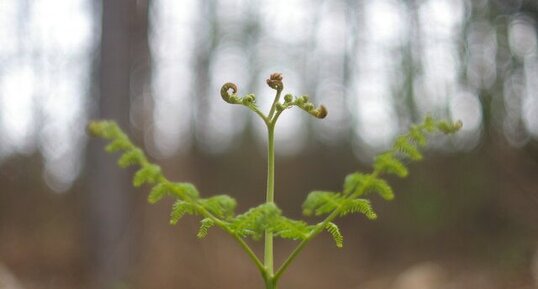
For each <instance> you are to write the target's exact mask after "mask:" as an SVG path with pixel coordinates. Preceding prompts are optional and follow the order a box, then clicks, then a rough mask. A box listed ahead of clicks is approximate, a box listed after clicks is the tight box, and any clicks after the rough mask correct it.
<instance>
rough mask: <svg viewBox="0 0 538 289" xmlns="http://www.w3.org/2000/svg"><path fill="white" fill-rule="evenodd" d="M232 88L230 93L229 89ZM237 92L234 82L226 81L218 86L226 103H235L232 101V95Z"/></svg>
mask: <svg viewBox="0 0 538 289" xmlns="http://www.w3.org/2000/svg"><path fill="white" fill-rule="evenodd" d="M230 89H231V90H232V93H231V94H230V93H229V91H230ZM236 93H237V85H236V84H235V83H231V82H227V83H225V84H224V85H222V87H221V88H220V96H222V99H224V101H226V102H227V103H235V102H233V101H232V96H233V95H234V94H236Z"/></svg>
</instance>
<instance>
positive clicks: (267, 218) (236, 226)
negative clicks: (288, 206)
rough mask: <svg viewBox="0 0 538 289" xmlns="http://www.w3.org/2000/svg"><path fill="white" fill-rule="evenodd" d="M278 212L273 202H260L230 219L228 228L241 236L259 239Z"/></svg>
mask: <svg viewBox="0 0 538 289" xmlns="http://www.w3.org/2000/svg"><path fill="white" fill-rule="evenodd" d="M280 214H281V211H280V209H279V208H277V206H276V205H275V204H273V203H266V204H261V205H259V206H257V207H254V208H252V209H250V210H248V211H246V212H245V213H243V214H241V215H238V216H236V217H235V218H234V219H233V220H231V221H230V228H231V230H232V231H233V232H234V233H235V234H237V235H239V236H241V237H252V239H254V240H259V239H260V238H261V237H262V236H263V234H264V233H265V230H266V229H267V228H269V225H270V224H271V223H274V220H275V219H276V218H278V217H279V216H280Z"/></svg>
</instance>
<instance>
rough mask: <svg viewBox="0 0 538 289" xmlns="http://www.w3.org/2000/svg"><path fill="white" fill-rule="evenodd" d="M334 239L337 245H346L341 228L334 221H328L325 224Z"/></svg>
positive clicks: (339, 246) (340, 246)
mask: <svg viewBox="0 0 538 289" xmlns="http://www.w3.org/2000/svg"><path fill="white" fill-rule="evenodd" d="M324 229H325V230H326V231H327V232H328V233H329V234H331V236H332V237H333V239H334V242H335V243H336V247H338V248H342V247H343V246H344V236H342V233H340V229H339V228H338V226H337V225H336V224H335V223H333V222H328V223H327V224H326V225H325V228H324Z"/></svg>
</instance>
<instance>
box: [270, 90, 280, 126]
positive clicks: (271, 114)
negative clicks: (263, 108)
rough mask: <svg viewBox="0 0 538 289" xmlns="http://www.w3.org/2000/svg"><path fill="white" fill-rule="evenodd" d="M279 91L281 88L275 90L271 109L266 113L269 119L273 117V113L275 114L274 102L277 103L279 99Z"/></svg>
mask: <svg viewBox="0 0 538 289" xmlns="http://www.w3.org/2000/svg"><path fill="white" fill-rule="evenodd" d="M281 92H282V90H277V91H276V96H275V100H274V101H273V104H272V105H271V110H269V114H268V115H267V116H268V117H269V119H271V118H273V115H274V114H275V110H276V104H277V103H278V100H279V99H280V93H281Z"/></svg>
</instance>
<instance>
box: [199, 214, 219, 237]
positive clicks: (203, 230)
mask: <svg viewBox="0 0 538 289" xmlns="http://www.w3.org/2000/svg"><path fill="white" fill-rule="evenodd" d="M213 226H215V222H214V221H213V220H211V219H210V218H205V219H202V220H201V221H200V229H199V230H198V234H196V237H198V238H199V239H202V238H205V236H207V231H208V230H209V228H211V227H213Z"/></svg>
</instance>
